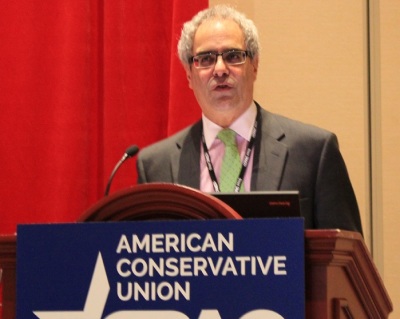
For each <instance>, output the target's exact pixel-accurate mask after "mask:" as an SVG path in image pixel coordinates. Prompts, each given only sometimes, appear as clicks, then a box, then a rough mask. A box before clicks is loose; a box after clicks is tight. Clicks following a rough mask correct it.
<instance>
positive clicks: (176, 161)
mask: <svg viewBox="0 0 400 319" xmlns="http://www.w3.org/2000/svg"><path fill="white" fill-rule="evenodd" d="M201 132H202V123H201V121H199V122H197V123H195V124H194V125H193V126H192V127H191V128H190V130H189V131H188V134H187V135H185V136H184V137H183V138H182V140H178V141H177V143H176V147H177V152H175V153H174V155H173V158H172V172H173V176H174V180H176V181H178V184H181V185H186V186H190V187H193V188H196V189H199V188H200V142H201Z"/></svg>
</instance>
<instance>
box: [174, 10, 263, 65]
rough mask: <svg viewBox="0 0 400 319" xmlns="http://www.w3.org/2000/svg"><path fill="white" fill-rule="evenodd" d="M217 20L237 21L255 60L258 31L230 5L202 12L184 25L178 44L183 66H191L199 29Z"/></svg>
mask: <svg viewBox="0 0 400 319" xmlns="http://www.w3.org/2000/svg"><path fill="white" fill-rule="evenodd" d="M215 18H222V19H231V20H233V21H235V22H236V23H237V24H238V25H239V27H240V28H241V29H242V31H243V34H244V41H245V45H246V50H247V51H248V53H249V56H250V58H254V57H255V56H257V55H258V54H259V51H260V44H259V40H258V31H257V28H256V26H255V25H254V23H253V21H252V20H250V19H247V18H246V16H245V15H244V14H243V13H241V12H239V11H237V10H235V9H234V8H232V7H231V6H228V5H217V6H215V7H211V8H208V9H205V10H203V11H200V12H199V13H197V14H196V15H195V16H194V17H193V18H192V20H190V21H188V22H186V23H185V24H184V25H183V28H182V33H181V37H180V39H179V42H178V55H179V59H180V60H181V62H182V63H183V64H190V63H191V58H192V54H193V53H192V50H193V42H194V36H195V34H196V31H197V29H198V27H199V26H200V25H201V24H202V23H203V22H204V21H207V20H212V19H215Z"/></svg>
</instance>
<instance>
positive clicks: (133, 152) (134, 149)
mask: <svg viewBox="0 0 400 319" xmlns="http://www.w3.org/2000/svg"><path fill="white" fill-rule="evenodd" d="M138 152H139V147H137V146H136V145H131V146H129V147H128V148H127V149H126V151H125V153H124V155H123V156H122V158H121V159H120V160H119V162H118V163H117V165H115V167H114V169H113V171H112V173H111V175H110V178H109V179H108V183H107V187H106V191H105V193H104V196H107V195H108V193H109V191H110V186H111V182H112V180H113V178H114V175H115V173H116V172H117V170H118V169H119V167H120V166H121V165H122V163H123V162H125V161H126V160H127V159H128V158H130V157H132V156H135V155H136V154H137V153H138Z"/></svg>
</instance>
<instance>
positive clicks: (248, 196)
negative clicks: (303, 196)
mask: <svg viewBox="0 0 400 319" xmlns="http://www.w3.org/2000/svg"><path fill="white" fill-rule="evenodd" d="M211 195H213V196H215V197H217V198H218V199H220V200H222V201H223V202H225V203H226V204H228V205H229V206H230V207H232V208H233V209H234V210H235V211H236V212H238V213H239V214H240V215H241V216H242V217H243V218H272V217H275V218H276V217H301V215H300V203H299V192H298V191H261V192H248V193H211Z"/></svg>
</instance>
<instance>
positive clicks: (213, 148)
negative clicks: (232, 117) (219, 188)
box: [200, 102, 257, 193]
mask: <svg viewBox="0 0 400 319" xmlns="http://www.w3.org/2000/svg"><path fill="white" fill-rule="evenodd" d="M256 115H257V107H256V105H255V103H254V102H252V104H251V105H250V107H249V108H248V109H247V110H246V112H244V113H243V114H242V115H241V116H240V117H239V118H238V119H237V120H236V121H235V122H234V123H232V125H231V126H230V127H229V128H230V129H232V130H234V131H235V132H236V133H237V136H236V143H237V145H238V149H239V153H240V158H241V160H242V161H243V158H244V155H245V152H246V148H247V144H248V142H249V140H250V137H251V133H252V131H253V127H254V121H255V119H256ZM202 120H203V130H204V138H205V140H206V145H207V148H208V152H209V154H210V157H211V162H212V164H213V167H214V171H215V175H216V176H217V180H219V174H220V171H221V164H222V158H223V156H224V144H223V143H222V142H221V141H220V140H219V139H217V138H216V137H217V135H218V132H219V131H220V130H222V127H220V126H219V125H217V124H215V123H213V122H211V121H210V120H209V119H208V118H206V117H205V116H204V114H203V116H202ZM200 149H201V152H200V156H201V157H200V190H201V191H203V192H207V193H211V192H214V191H215V190H214V187H213V185H212V181H211V177H210V174H209V171H208V168H207V164H206V160H205V158H204V150H203V146H202V145H200ZM253 154H254V149H253V150H252V152H251V156H250V161H249V164H248V166H247V169H246V173H245V175H244V181H243V183H244V190H245V191H246V192H249V191H250V185H251V171H252V168H253ZM232 192H233V189H232Z"/></svg>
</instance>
